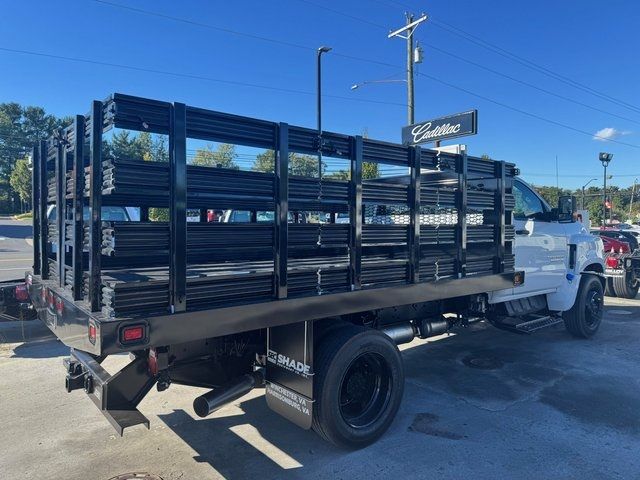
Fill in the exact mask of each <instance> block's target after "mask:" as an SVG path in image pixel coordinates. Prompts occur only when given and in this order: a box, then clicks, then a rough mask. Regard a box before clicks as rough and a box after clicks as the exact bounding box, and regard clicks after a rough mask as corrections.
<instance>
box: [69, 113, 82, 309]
mask: <svg viewBox="0 0 640 480" xmlns="http://www.w3.org/2000/svg"><path fill="white" fill-rule="evenodd" d="M84 124H85V118H84V117H83V116H82V115H76V118H75V122H74V125H73V130H74V144H73V146H72V147H73V179H74V189H73V237H72V238H73V247H72V254H73V257H72V262H71V266H72V268H73V288H72V293H73V299H74V300H82V284H83V278H82V274H83V268H82V257H83V250H84V219H83V210H84Z"/></svg>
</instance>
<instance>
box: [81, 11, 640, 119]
mask: <svg viewBox="0 0 640 480" xmlns="http://www.w3.org/2000/svg"><path fill="white" fill-rule="evenodd" d="M92 1H93V2H95V3H99V4H103V5H108V6H111V7H115V8H121V9H124V10H129V11H132V12H135V13H139V14H143V15H150V16H154V17H159V18H163V19H168V20H173V21H177V22H181V23H185V24H188V25H193V26H198V27H203V28H208V29H212V30H216V31H220V32H223V33H228V34H232V35H238V36H243V37H247V38H251V39H254V40H260V41H265V42H269V43H273V44H278V45H283V46H288V47H293V48H298V49H303V50H308V51H315V48H313V47H309V46H307V45H301V44H297V43H293V42H287V41H282V40H277V39H273V38H269V37H265V36H262V35H255V34H250V33H245V32H240V31H237V30H232V29H229V28H225V27H218V26H215V25H211V24H207V23H203V22H197V21H193V20H189V19H185V18H182V17H176V16H173V15H167V14H163V13H158V12H154V11H151V10H145V9H141V8H136V7H130V6H127V5H122V4H119V3H116V2H111V1H108V0H92ZM296 1H298V2H301V3H305V4H308V5H312V6H314V7H316V8H320V9H323V10H326V11H329V12H331V13H333V14H336V15H340V16H343V17H345V18H349V19H351V20H356V21H359V22H361V23H364V24H367V25H370V26H373V27H376V28H379V29H381V30H384V31H388V29H387V27H385V26H384V25H380V24H378V23H375V22H371V21H369V20H367V19H364V18H362V17H358V16H355V15H351V14H348V13H345V12H342V11H339V10H336V9H334V8H330V7H327V6H325V5H321V4H318V3H316V2H313V1H311V0H296ZM387 3H388V2H387ZM393 3H395V4H397V5H402V4H400V3H399V2H393ZM404 6H405V7H407V8H410V7H409V6H408V5H407V4H404ZM430 20H432V19H430ZM440 23H444V22H440ZM450 27H451V28H455V27H453V26H450ZM469 35H470V34H469ZM427 45H429V47H430V48H432V49H434V50H436V51H439V52H441V53H443V54H445V55H448V56H450V57H452V58H456V59H458V60H460V61H463V62H466V63H468V64H470V65H474V66H476V67H478V68H481V69H483V70H486V71H489V72H491V73H493V74H495V75H499V76H502V77H504V78H507V79H509V80H511V81H513V82H516V83H519V84H521V85H525V86H527V87H529V88H532V89H535V90H538V91H540V92H543V93H545V94H547V95H550V96H553V97H556V98H560V99H563V100H565V101H568V102H571V103H574V104H576V105H580V106H582V107H585V108H588V109H591V110H594V111H597V112H600V113H604V114H607V115H611V116H613V117H617V118H620V119H623V120H626V121H629V122H632V123H635V124H640V122H639V121H636V120H633V119H630V118H628V117H624V116H622V115H618V114H615V113H612V112H609V111H606V110H603V109H600V108H598V107H594V106H592V105H589V104H587V103H584V102H580V101H578V100H574V99H572V98H569V97H566V96H564V95H561V94H558V93H555V92H552V91H550V90H547V89H544V88H541V87H538V86H537V85H533V84H531V83H528V82H526V81H524V80H520V79H518V78H516V77H513V76H511V75H507V74H505V73H502V72H499V71H497V70H494V69H492V68H489V67H486V66H484V65H482V64H479V63H477V62H474V61H472V60H469V59H466V58H464V57H462V56H460V55H457V54H454V53H451V52H448V51H446V50H444V49H442V48H439V47H436V46H435V45H432V44H427ZM496 48H499V47H496ZM333 55H334V56H337V57H341V58H344V59H347V60H356V61H361V62H365V63H373V64H377V65H381V66H385V67H393V65H391V64H388V63H385V62H379V61H373V60H370V59H365V58H360V57H356V56H353V55H346V54H341V53H339V52H334V53H333Z"/></svg>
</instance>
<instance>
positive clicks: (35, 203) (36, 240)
mask: <svg viewBox="0 0 640 480" xmlns="http://www.w3.org/2000/svg"><path fill="white" fill-rule="evenodd" d="M41 161H42V160H41V159H40V149H39V148H38V146H34V147H33V150H32V152H31V169H32V171H33V174H32V175H31V215H32V216H33V273H34V275H40V268H41V262H40V244H41V242H40V234H41V231H40V221H41V220H40V195H41V193H40V172H41V169H40V162H41ZM45 161H46V159H45Z"/></svg>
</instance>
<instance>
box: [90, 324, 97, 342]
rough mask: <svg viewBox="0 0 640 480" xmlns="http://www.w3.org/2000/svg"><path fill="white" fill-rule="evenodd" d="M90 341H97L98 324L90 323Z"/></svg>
mask: <svg viewBox="0 0 640 480" xmlns="http://www.w3.org/2000/svg"><path fill="white" fill-rule="evenodd" d="M89 341H90V342H91V343H92V344H94V345H95V343H96V326H95V325H94V324H93V323H90V324H89Z"/></svg>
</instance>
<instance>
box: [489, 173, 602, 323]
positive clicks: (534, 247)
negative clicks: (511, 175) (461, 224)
mask: <svg viewBox="0 0 640 480" xmlns="http://www.w3.org/2000/svg"><path fill="white" fill-rule="evenodd" d="M513 195H514V197H515V207H514V210H513V225H514V228H515V234H516V235H515V244H514V252H515V265H516V270H521V271H523V272H524V275H525V281H524V284H523V285H521V286H519V287H518V288H513V289H508V290H501V291H497V292H492V293H490V295H489V302H490V303H493V304H506V305H507V307H508V308H507V310H509V311H511V312H512V313H518V312H520V313H521V314H523V315H525V314H530V313H533V312H535V311H536V310H538V311H545V312H547V313H554V312H566V311H569V310H570V309H571V308H572V307H573V306H574V303H575V301H576V297H577V295H578V293H579V288H580V285H581V283H582V282H583V280H584V278H585V277H588V278H597V279H598V281H600V282H604V278H603V273H604V260H603V250H604V249H603V244H602V240H601V239H600V238H599V237H596V236H594V235H591V234H590V233H589V231H588V230H587V229H586V228H585V226H584V225H583V224H582V223H581V222H578V221H576V218H575V215H574V212H575V201H574V200H573V199H572V198H571V197H561V198H560V199H559V202H558V203H559V204H558V207H557V208H552V207H551V206H549V204H548V203H547V202H546V201H545V200H544V199H543V198H542V196H541V195H540V194H539V193H538V192H536V191H535V189H534V188H533V187H531V186H530V185H529V184H527V183H526V182H525V181H523V180H522V179H520V178H516V179H514V182H513ZM603 288H604V283H603ZM595 300H597V302H598V303H599V304H601V303H602V299H601V298H597V299H595ZM511 307H513V308H515V310H514V309H512V308H511Z"/></svg>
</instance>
